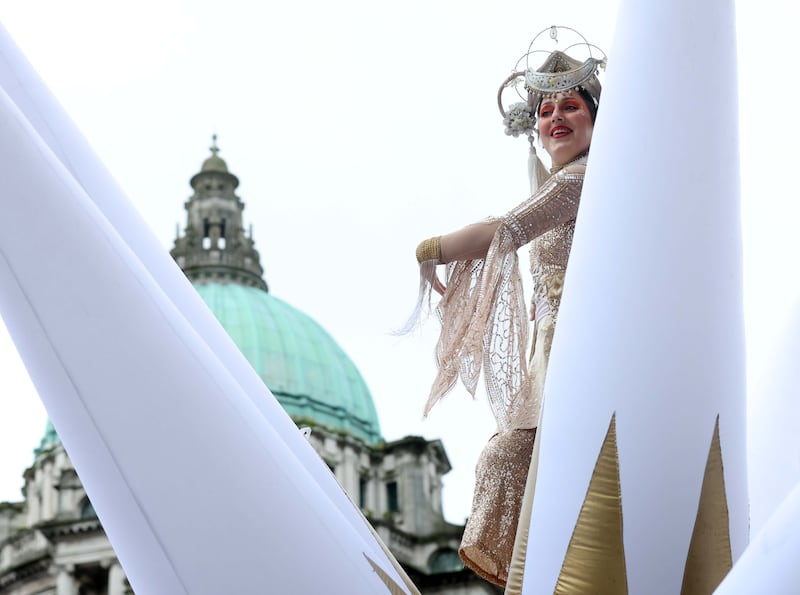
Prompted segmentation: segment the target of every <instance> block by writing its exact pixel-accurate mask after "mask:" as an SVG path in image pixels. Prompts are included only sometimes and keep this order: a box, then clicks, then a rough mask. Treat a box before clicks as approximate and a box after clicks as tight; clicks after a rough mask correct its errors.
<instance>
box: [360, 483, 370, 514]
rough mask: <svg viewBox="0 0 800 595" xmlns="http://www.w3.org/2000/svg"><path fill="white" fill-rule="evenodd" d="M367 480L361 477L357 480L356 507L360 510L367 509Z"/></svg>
mask: <svg viewBox="0 0 800 595" xmlns="http://www.w3.org/2000/svg"><path fill="white" fill-rule="evenodd" d="M368 485H369V484H368V482H367V478H366V477H364V476H363V475H362V476H361V477H360V478H359V480H358V505H359V506H360V507H361V508H366V507H367V486H368Z"/></svg>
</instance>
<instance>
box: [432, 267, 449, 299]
mask: <svg viewBox="0 0 800 595" xmlns="http://www.w3.org/2000/svg"><path fill="white" fill-rule="evenodd" d="M431 285H432V286H433V289H434V291H436V293H438V294H439V295H441V296H444V292H445V290H446V289H447V288H446V287H445V286H444V283H442V282H441V281H440V280H439V275H437V274H436V272H435V271H434V273H433V279H431Z"/></svg>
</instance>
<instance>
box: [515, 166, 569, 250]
mask: <svg viewBox="0 0 800 595" xmlns="http://www.w3.org/2000/svg"><path fill="white" fill-rule="evenodd" d="M582 187H583V174H582V173H567V172H566V171H565V170H563V169H562V170H561V171H560V172H558V173H557V174H556V175H554V176H551V177H550V179H548V180H547V181H546V182H545V183H544V184H543V185H542V187H541V189H540V190H539V192H537V193H536V194H534V195H533V196H532V197H531V198H530V199H528V200H526V201H525V202H523V203H522V204H521V205H519V206H518V207H517V208H515V209H513V210H512V211H511V212H509V213H507V214H506V215H505V216H504V217H503V222H504V223H505V224H506V226H508V229H509V232H510V233H511V237H512V241H513V242H514V245H515V247H517V248H519V247H521V246H524V245H525V244H527V243H528V242H530V241H531V240H533V239H534V238H536V237H538V236H540V235H542V234H543V233H545V232H547V231H550V230H551V229H553V228H554V227H556V226H558V225H560V224H562V223H566V222H567V221H569V220H571V219H575V217H576V216H577V215H578V203H579V201H580V197H581V188H582Z"/></svg>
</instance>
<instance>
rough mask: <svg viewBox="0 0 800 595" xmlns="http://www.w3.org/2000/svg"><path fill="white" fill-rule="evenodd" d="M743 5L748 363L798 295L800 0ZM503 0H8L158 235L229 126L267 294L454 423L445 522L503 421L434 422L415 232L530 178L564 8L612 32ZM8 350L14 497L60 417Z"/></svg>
mask: <svg viewBox="0 0 800 595" xmlns="http://www.w3.org/2000/svg"><path fill="white" fill-rule="evenodd" d="M738 4H739V6H738V7H737V8H738V10H739V12H738V19H739V60H740V79H739V84H740V90H741V95H740V113H741V124H740V136H741V141H742V142H741V157H742V197H743V209H742V212H743V221H744V223H743V233H744V239H745V260H744V262H745V284H746V287H745V305H746V324H747V335H748V358H749V370H748V374H749V377H750V379H751V384H753V383H754V379H757V378H758V374H759V371H760V369H761V367H762V366H763V364H764V362H765V361H766V358H768V357H769V351H770V349H771V344H772V342H773V340H774V339H775V336H776V334H777V333H778V332H779V330H780V328H781V325H782V324H783V321H784V320H785V317H786V316H787V312H788V311H789V309H790V308H792V307H793V305H794V303H795V301H796V300H797V297H798V294H799V293H800V283H799V281H800V275H798V273H797V271H796V267H795V265H794V262H795V255H796V254H798V248H800V246H798V233H797V223H796V222H797V220H798V213H799V212H800V208H798V205H797V202H798V198H800V192H798V190H797V184H796V182H794V181H793V178H794V177H795V175H796V151H797V150H796V144H797V139H798V138H799V137H800V116H799V115H798V101H797V97H796V95H792V94H789V93H788V91H785V90H784V87H786V86H788V85H791V84H792V83H793V81H792V79H791V77H792V76H793V73H792V72H790V71H788V70H787V68H786V66H784V63H785V62H788V61H790V60H792V59H793V58H795V56H796V54H797V49H796V47H795V46H794V45H790V40H792V39H794V38H795V36H796V28H797V25H798V23H800V19H799V18H798V17H799V16H800V8H799V7H798V5H797V3H796V2H795V0H763V1H761V2H759V3H758V11H757V12H756V11H755V10H754V9H753V8H752V2H747V1H745V0H742V1H740V2H739V3H738ZM492 6H493V7H492V8H489V4H488V3H477V2H475V3H472V2H457V1H455V0H438V1H437V0H406V1H405V2H402V3H401V2H391V3H389V2H376V1H374V0H372V1H368V0H341V1H339V2H326V1H317V0H307V1H298V2H291V3H290V2H281V3H278V2H265V3H254V2H249V1H246V0H228V1H227V2H225V3H224V4H223V3H220V2H208V1H206V0H195V1H193V2H188V1H187V2H180V1H178V0H139V1H138V2H135V3H133V2H112V1H109V0H73V1H72V2H69V3H64V2H58V1H55V0H40V1H31V0H25V1H22V0H0V19H1V20H2V23H3V25H4V26H5V27H6V28H7V29H8V31H9V32H10V33H11V35H12V36H13V37H14V38H15V40H16V41H17V43H18V44H19V45H20V47H21V48H22V50H23V51H24V52H25V53H26V55H27V56H28V58H29V59H30V60H31V62H32V63H33V65H34V67H35V68H36V69H37V70H38V71H39V73H40V74H41V76H42V77H43V78H44V79H45V81H46V82H47V83H48V84H49V85H50V87H51V89H52V90H53V91H54V93H55V94H56V96H57V97H58V98H59V99H60V101H61V102H62V104H63V105H64V106H65V108H66V110H67V111H68V113H69V114H70V115H71V116H72V117H73V119H74V120H75V121H76V122H77V124H78V126H79V128H80V129H81V130H82V131H83V133H84V134H85V135H86V137H87V138H88V139H89V141H90V143H91V144H92V145H93V147H94V149H95V150H96V152H97V153H98V154H99V155H100V157H101V159H103V161H104V162H105V164H106V166H107V167H108V169H109V170H110V171H111V173H112V174H113V175H114V176H115V177H116V178H117V180H118V181H119V183H120V184H121V186H122V187H123V188H124V189H125V191H126V192H127V194H128V196H129V198H130V199H131V201H132V202H133V203H134V204H135V205H136V206H137V208H138V209H139V210H140V212H141V213H142V215H143V216H144V218H145V220H146V221H147V223H148V224H149V225H150V226H151V227H152V229H153V230H154V232H155V233H156V235H157V236H158V237H159V238H160V239H161V240H162V242H163V245H164V248H165V249H169V248H171V246H172V242H173V240H174V238H175V229H176V225H178V224H179V225H180V227H181V228H183V226H184V225H185V212H184V210H183V205H184V202H185V201H186V199H187V198H188V197H189V196H190V194H191V189H190V187H189V184H188V181H189V178H190V177H191V176H192V175H193V174H195V173H196V172H197V171H198V170H199V167H200V165H201V163H202V162H203V160H204V159H205V158H206V157H207V156H208V155H209V150H208V147H209V145H210V141H211V134H212V133H214V132H216V133H217V134H218V135H219V140H218V143H219V147H220V149H221V152H220V156H221V157H223V158H224V159H225V160H226V161H227V163H228V166H229V168H230V170H231V172H232V173H234V174H235V175H237V176H238V177H239V179H240V181H241V185H240V187H239V190H238V194H239V196H241V198H242V200H243V201H244V202H245V204H246V210H245V214H244V215H245V224H246V225H247V224H252V225H253V231H254V236H255V239H256V247H257V248H258V249H259V251H260V253H261V259H262V264H263V266H264V270H265V277H266V280H267V282H268V283H269V285H270V291H271V292H272V293H273V295H275V296H276V297H279V298H281V299H283V300H285V301H287V302H289V303H290V304H292V305H293V306H295V307H297V308H299V309H300V310H302V311H304V312H306V313H307V314H309V315H310V316H312V317H313V318H315V319H316V320H317V321H318V322H319V323H320V324H322V325H323V326H324V327H325V328H326V329H327V330H328V331H329V332H330V333H331V334H332V335H333V337H334V338H335V339H336V340H337V341H338V342H339V343H340V345H341V346H342V347H343V348H344V349H345V351H346V352H347V353H348V354H349V355H350V357H351V358H352V359H353V361H354V362H355V363H356V365H357V366H358V368H359V369H360V371H361V373H362V374H363V376H364V378H365V379H366V381H367V384H368V385H369V387H370V389H371V391H372V394H373V396H374V398H375V402H376V406H377V409H378V414H379V416H380V419H381V426H382V432H383V435H384V437H385V438H386V439H387V440H394V439H398V438H401V437H403V436H405V435H408V434H418V435H424V436H426V437H427V438H429V439H433V438H441V439H442V440H443V442H444V446H445V448H446V449H447V452H448V454H449V456H450V460H451V463H452V465H453V471H452V472H451V473H449V474H448V475H447V476H445V492H444V493H445V514H446V516H447V518H448V520H451V521H453V522H463V520H464V517H465V516H466V515H467V514H468V512H469V503H470V498H471V492H472V474H473V466H474V464H475V461H476V459H477V457H478V454H479V453H480V450H481V449H482V447H483V445H484V444H485V442H486V440H487V439H488V437H489V436H490V434H491V433H492V430H493V422H492V419H491V414H490V413H489V411H488V408H487V407H486V405H485V402H484V400H483V398H482V396H481V398H479V399H478V401H476V402H473V401H471V400H470V399H469V397H468V396H467V395H466V392H465V391H464V390H463V389H462V388H458V389H456V390H455V391H454V392H453V393H452V394H451V395H449V396H448V397H447V398H446V399H445V401H444V402H443V403H441V404H440V405H438V406H437V407H436V408H435V409H434V411H433V412H432V414H431V417H430V418H429V419H428V420H425V421H423V420H422V419H421V411H422V406H423V403H424V401H425V398H426V396H427V393H428V390H429V387H430V383H431V381H432V379H433V375H434V364H433V346H434V343H435V337H436V330H437V323H436V322H435V321H434V320H431V321H429V324H428V325H427V326H426V327H425V329H424V330H423V331H422V332H420V333H417V334H415V335H412V336H407V337H404V338H395V337H392V336H390V335H389V332H390V331H391V330H392V329H393V328H396V327H398V326H399V325H400V324H401V323H402V322H403V321H404V320H405V317H406V316H407V315H408V314H409V312H410V311H411V308H412V307H413V304H414V300H415V298H416V287H417V269H416V264H415V260H414V248H415V247H416V245H417V243H418V242H419V241H420V240H421V239H424V238H426V237H428V236H431V235H434V234H440V233H444V232H447V231H451V230H453V229H456V228H458V227H461V226H463V225H465V224H467V223H470V222H473V221H475V220H479V219H482V218H484V217H486V216H488V215H491V214H502V213H503V212H505V211H507V210H508V209H510V208H511V207H513V206H514V205H515V204H517V203H518V202H520V201H521V200H523V199H524V198H526V191H527V173H526V159H527V156H526V143H525V141H523V140H522V139H513V138H508V137H505V136H504V134H503V127H502V123H501V119H500V116H499V113H498V112H497V108H496V106H495V94H496V91H497V87H498V86H499V84H500V82H501V81H502V80H503V79H504V78H505V77H506V76H507V75H508V74H509V73H510V71H511V69H512V68H513V66H514V64H515V62H516V60H517V58H518V57H519V56H520V55H521V54H522V53H524V51H525V49H526V48H527V46H528V43H529V41H530V39H531V38H532V37H533V35H534V34H536V33H537V32H538V31H539V30H541V29H543V28H545V27H547V26H549V25H551V24H563V25H569V26H572V27H575V28H577V29H578V30H580V31H581V32H582V33H584V35H586V37H587V38H588V39H589V40H590V41H591V42H593V43H595V44H596V45H598V46H600V47H602V48H604V49H606V51H609V50H610V47H611V42H612V37H613V29H614V22H615V18H616V9H617V2H616V1H610V2H600V1H597V0H575V1H573V2H558V3H556V2H549V3H547V2H532V1H527V2H522V1H508V2H499V3H493V4H492ZM697 59H698V61H700V62H703V56H701V55H700V56H698V57H697ZM610 60H612V61H613V55H612V56H610ZM706 67H707V68H709V69H713V68H714V64H707V65H706ZM787 72H788V76H789V77H790V78H785V77H786V76H787V75H786V73H787ZM664 81H665V85H664V92H665V93H672V94H674V95H675V100H676V101H683V102H685V101H688V102H691V103H692V104H693V105H694V106H696V118H693V119H692V121H688V122H680V123H677V125H679V126H680V127H681V128H682V130H683V132H684V133H685V140H686V143H698V142H700V143H702V142H703V134H704V124H703V123H704V121H705V120H707V119H708V118H712V117H713V116H714V110H715V106H714V105H713V103H712V102H710V101H709V100H707V99H705V98H703V97H697V96H695V95H693V94H692V92H691V90H684V89H681V88H680V84H679V77H678V78H677V79H676V77H674V73H664ZM670 81H671V82H672V85H670ZM631 101H635V98H631ZM654 117H664V114H654ZM627 134H629V136H630V142H634V143H639V144H641V145H642V147H643V149H646V147H647V145H648V144H649V143H654V142H658V139H654V138H650V137H648V135H647V131H642V130H631V131H628V132H627ZM713 158H714V156H713V155H709V159H713ZM676 173H679V172H676ZM642 199H643V200H646V197H642ZM690 216H691V213H687V217H690ZM30 225H32V226H34V225H36V222H35V221H31V222H30ZM526 269H527V266H526ZM676 290H678V291H686V292H687V294H688V293H690V292H691V288H676ZM0 371H1V372H2V373H1V374H0V501H3V500H19V499H20V498H21V495H20V492H19V488H20V487H21V485H22V479H21V474H22V472H23V470H24V469H25V468H26V467H27V466H29V465H30V464H31V462H32V460H33V459H32V449H33V448H34V447H35V446H36V445H37V444H38V441H39V440H40V438H41V436H42V432H43V430H44V426H45V421H46V414H45V412H44V410H43V408H42V406H41V404H40V402H39V400H38V397H37V396H36V393H35V391H34V390H33V388H32V386H31V384H30V381H29V380H28V378H27V374H26V373H25V371H24V367H23V366H22V364H21V362H20V361H19V358H18V356H17V355H16V351H15V349H14V347H13V344H12V343H11V341H10V339H9V338H8V337H7V336H6V334H5V332H4V330H3V329H2V328H0ZM232 496H233V495H232Z"/></svg>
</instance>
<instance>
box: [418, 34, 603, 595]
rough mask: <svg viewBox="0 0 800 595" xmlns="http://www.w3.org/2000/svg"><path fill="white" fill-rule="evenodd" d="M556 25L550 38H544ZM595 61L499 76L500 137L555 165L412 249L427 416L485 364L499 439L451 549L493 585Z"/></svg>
mask: <svg viewBox="0 0 800 595" xmlns="http://www.w3.org/2000/svg"><path fill="white" fill-rule="evenodd" d="M555 29H556V28H552V29H551V30H550V32H551V38H553V39H556V36H555V35H554V33H556V34H557V31H555ZM537 37H538V36H537ZM534 41H535V40H534ZM531 45H533V44H531ZM585 45H586V46H587V47H591V46H589V44H585ZM604 63H605V59H602V60H598V59H596V58H592V57H590V58H589V59H588V60H586V61H585V62H579V61H577V60H575V59H574V58H571V57H570V56H568V55H567V54H565V53H563V52H560V51H555V52H552V53H551V54H549V56H548V57H547V60H545V62H544V64H543V65H542V66H541V67H540V68H538V69H537V70H533V69H528V70H526V71H524V72H516V73H514V75H512V76H511V77H509V79H507V81H506V82H505V83H504V87H505V86H507V85H508V84H509V83H510V82H513V81H514V80H516V79H517V78H519V77H522V76H524V78H525V88H526V90H527V93H528V101H527V102H526V103H523V104H517V105H516V106H514V107H513V109H512V110H509V113H506V112H505V111H504V110H503V109H502V104H501V111H503V114H504V116H505V123H506V125H507V127H508V128H507V132H509V130H510V132H509V133H510V134H513V135H514V136H516V135H517V134H519V132H524V131H527V132H530V131H531V129H532V128H533V126H536V125H538V135H539V138H540V139H541V143H542V146H543V148H544V150H545V151H547V153H548V154H549V155H550V158H551V160H552V163H553V167H552V168H551V170H550V175H549V177H547V179H546V180H545V181H544V182H543V183H542V184H541V185H539V188H538V190H537V191H536V192H535V193H534V194H533V196H531V197H530V198H529V199H528V200H526V201H525V202H523V203H522V204H520V205H519V206H518V207H516V208H515V209H513V210H512V211H510V212H509V213H507V214H506V215H504V216H503V217H500V218H498V219H490V220H489V221H486V222H482V223H477V224H474V225H470V226H468V227H466V228H464V229H462V230H460V231H456V232H454V233H450V234H447V235H443V236H437V237H434V238H430V239H428V240H425V241H424V242H422V243H421V244H420V245H419V247H418V248H417V260H418V261H419V262H420V267H421V274H422V276H423V279H425V280H427V281H428V282H429V283H430V284H431V287H433V288H434V289H436V290H437V291H438V292H439V293H441V294H442V296H443V297H442V300H441V302H440V303H439V305H438V307H437V311H438V313H439V315H440V318H441V321H442V332H441V336H440V339H439V342H438V344H437V350H436V353H437V362H438V365H439V373H438V375H437V377H436V380H435V382H434V385H433V389H432V391H431V395H430V397H429V399H428V402H427V404H426V407H425V414H426V415H427V413H428V412H429V411H430V409H431V407H432V406H433V405H434V404H435V403H436V402H437V401H438V400H439V399H440V398H442V396H444V394H445V393H446V392H447V391H449V390H450V389H451V388H452V387H453V385H454V384H455V381H456V379H457V378H458V377H459V376H460V377H461V379H462V381H463V382H464V384H465V386H466V387H467V389H468V390H469V391H470V392H471V393H473V394H474V391H475V387H476V384H477V379H478V376H479V374H480V370H481V367H482V366H483V367H484V377H485V381H486V388H487V392H488V395H489V402H490V405H491V407H492V411H493V413H494V415H495V418H496V420H497V425H498V432H497V433H496V434H495V435H494V436H493V437H492V438H491V439H490V440H489V443H488V444H487V446H486V448H485V449H484V451H483V453H482V454H481V457H480V460H479V462H478V466H477V469H476V488H475V495H474V499H473V504H472V513H471V514H470V517H469V520H468V522H467V526H466V528H465V530H464V537H463V540H462V544H461V549H460V552H459V553H460V555H461V557H462V560H463V561H464V563H465V564H466V565H467V566H468V567H470V568H472V569H473V570H474V571H475V572H477V573H478V574H480V575H481V576H482V577H484V578H485V579H487V580H489V581H492V582H494V583H497V584H500V585H505V583H506V580H507V578H508V574H509V566H510V564H511V557H512V551H513V548H514V538H515V535H516V532H517V524H518V520H519V514H520V506H521V502H522V496H523V492H524V490H525V483H526V478H527V475H528V468H529V466H530V461H531V452H532V449H533V442H534V437H535V434H536V427H537V425H538V418H539V413H540V409H541V397H542V389H543V386H544V378H545V373H546V368H547V361H548V358H549V355H550V346H551V344H552V339H553V331H554V328H555V321H556V317H557V314H558V306H559V304H560V300H561V291H562V287H563V283H564V272H565V270H566V266H567V259H568V257H569V250H570V247H571V245H572V235H573V231H574V228H575V218H576V215H577V210H578V202H579V199H580V193H581V188H582V186H583V176H584V172H585V170H586V160H587V156H588V152H589V146H590V143H591V138H592V132H593V129H594V120H595V116H596V113H597V103H598V100H599V96H600V83H599V81H598V80H597V77H596V73H597V69H598V67H599V66H603V65H604ZM502 89H503V87H501V93H502ZM520 122H522V125H520ZM528 243H530V244H531V273H532V275H533V291H534V295H533V307H532V318H533V320H534V340H533V353H532V356H531V361H530V368H529V367H528V362H527V361H526V357H525V350H526V345H527V339H528V316H527V308H526V305H525V302H524V300H523V290H522V279H521V277H520V273H519V266H518V262H517V250H518V249H519V248H520V247H521V246H523V245H525V244H528ZM438 264H447V265H448V271H447V282H446V288H445V287H444V286H443V285H442V284H441V283H440V282H439V280H438V278H437V277H436V274H435V266H436V265H438Z"/></svg>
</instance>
